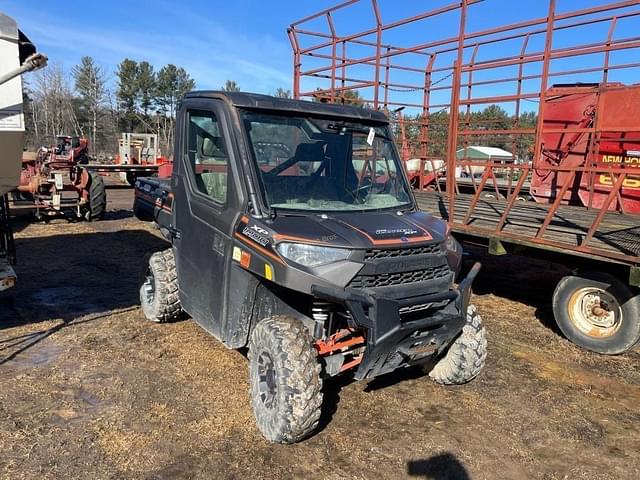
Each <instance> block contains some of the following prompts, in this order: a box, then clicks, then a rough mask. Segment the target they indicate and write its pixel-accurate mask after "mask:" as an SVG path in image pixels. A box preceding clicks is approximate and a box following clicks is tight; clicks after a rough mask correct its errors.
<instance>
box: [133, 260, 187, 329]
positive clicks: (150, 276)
mask: <svg viewBox="0 0 640 480" xmlns="http://www.w3.org/2000/svg"><path fill="white" fill-rule="evenodd" d="M140 304H141V305H142V311H143V312H144V315H145V317H147V318H148V319H149V320H151V321H152V322H157V323H165V322H169V321H171V320H176V319H178V318H179V317H180V315H181V314H182V307H181V306H180V297H179V295H178V274H177V271H176V261H175V258H174V256H173V250H172V249H170V248H169V249H167V250H164V251H162V252H156V253H154V254H153V255H151V257H150V258H149V265H148V267H147V271H146V273H145V276H144V279H143V282H142V285H141V287H140Z"/></svg>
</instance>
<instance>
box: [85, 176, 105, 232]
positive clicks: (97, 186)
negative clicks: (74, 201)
mask: <svg viewBox="0 0 640 480" xmlns="http://www.w3.org/2000/svg"><path fill="white" fill-rule="evenodd" d="M89 175H90V177H91V182H90V184H89V208H88V211H87V213H88V217H89V218H88V220H100V219H101V218H103V217H104V214H105V212H106V211H107V190H106V188H105V186H104V180H103V179H102V177H101V176H100V175H98V174H97V173H90V174H89Z"/></svg>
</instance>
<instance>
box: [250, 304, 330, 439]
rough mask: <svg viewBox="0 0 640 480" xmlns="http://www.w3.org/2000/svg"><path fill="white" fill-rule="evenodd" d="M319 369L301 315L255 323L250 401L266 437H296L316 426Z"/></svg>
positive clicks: (318, 413) (320, 397)
mask: <svg viewBox="0 0 640 480" xmlns="http://www.w3.org/2000/svg"><path fill="white" fill-rule="evenodd" d="M320 371H321V368H320V362H318V359H317V353H316V350H315V349H314V348H313V342H312V339H311V336H310V335H309V332H308V331H307V329H306V328H305V327H304V326H303V325H302V323H301V322H300V321H298V320H296V319H295V318H291V317H285V316H273V317H269V318H267V319H265V320H262V321H261V322H260V323H258V324H257V325H256V326H255V328H254V329H253V332H252V333H251V339H250V341H249V380H250V384H251V404H252V407H253V413H254V415H255V417H256V423H257V425H258V429H259V430H260V432H262V435H264V437H265V438H266V439H267V440H269V441H270V442H276V443H295V442H298V441H300V440H302V439H304V438H305V437H307V436H309V435H310V434H311V433H312V432H313V431H314V430H315V429H316V427H317V426H318V421H319V419H320V409H321V405H322V380H321V378H320Z"/></svg>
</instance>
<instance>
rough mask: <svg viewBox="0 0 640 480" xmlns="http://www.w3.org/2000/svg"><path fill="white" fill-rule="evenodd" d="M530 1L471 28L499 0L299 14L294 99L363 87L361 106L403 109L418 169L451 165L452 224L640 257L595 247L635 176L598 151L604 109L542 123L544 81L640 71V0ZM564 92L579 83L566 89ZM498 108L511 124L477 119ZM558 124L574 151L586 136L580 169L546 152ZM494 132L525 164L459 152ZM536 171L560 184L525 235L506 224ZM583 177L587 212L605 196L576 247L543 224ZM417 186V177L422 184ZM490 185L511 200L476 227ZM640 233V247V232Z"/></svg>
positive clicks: (352, 5) (639, 125)
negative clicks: (465, 179)
mask: <svg viewBox="0 0 640 480" xmlns="http://www.w3.org/2000/svg"><path fill="white" fill-rule="evenodd" d="M534 3H535V6H536V7H537V8H538V9H539V10H540V7H544V9H543V10H541V11H540V15H539V16H538V17H536V18H525V19H521V20H519V21H518V22H515V23H510V24H505V25H499V26H491V27H490V28H483V27H480V28H478V27H476V29H473V30H472V29H471V28H469V25H470V24H472V25H479V24H480V23H479V21H478V20H479V19H483V18H484V19H489V21H490V20H492V19H493V18H495V17H496V13H495V11H496V8H497V7H499V3H498V2H495V1H493V0H461V1H457V2H452V1H451V0H441V1H440V2H438V1H435V2H431V3H430V4H431V5H433V6H434V7H433V8H432V9H431V10H430V11H427V12H420V13H417V14H415V15H409V16H406V17H404V18H401V19H395V20H393V21H390V22H385V15H383V12H386V11H387V10H388V11H391V10H392V9H393V10H396V9H400V8H401V7H402V8H404V9H406V8H407V6H406V5H403V6H400V5H397V4H394V3H393V2H392V1H391V0H389V1H388V2H385V1H384V0H350V1H346V2H343V3H340V4H338V5H336V6H335V7H333V8H329V9H325V10H323V11H321V12H318V13H317V14H314V15H311V16H308V17H306V18H304V19H301V20H299V21H297V22H294V23H292V24H291V26H290V27H289V29H288V35H289V39H290V41H291V45H292V47H293V91H294V96H295V97H296V98H303V97H307V98H312V99H315V100H316V101H330V102H353V101H354V92H357V93H358V96H357V98H356V101H357V102H359V103H361V104H364V105H366V106H367V107H369V108H374V109H380V110H384V111H386V112H387V113H388V114H389V116H390V117H391V118H392V119H395V120H400V119H401V120H400V122H401V125H398V127H397V128H396V131H397V133H400V132H401V131H403V132H404V131H412V132H413V133H414V134H413V135H412V139H410V140H407V139H406V138H404V139H403V140H404V141H403V145H404V146H405V147H404V149H408V150H410V151H411V152H412V154H413V155H414V157H415V158H419V159H420V168H419V172H423V171H424V168H425V165H426V164H427V163H428V162H432V163H431V166H432V170H433V169H435V166H434V165H435V164H434V163H433V162H434V161H435V160H444V161H445V162H444V167H442V170H443V172H442V175H443V178H446V182H442V183H443V185H441V184H440V182H439V181H435V183H434V184H433V185H432V186H431V188H432V189H435V190H437V191H438V192H441V193H443V194H444V195H445V198H446V199H447V205H448V218H449V222H450V224H451V226H452V227H453V228H454V230H459V231H464V232H467V233H476V234H481V235H483V236H487V237H495V238H503V239H512V240H517V241H524V240H526V241H528V242H532V243H535V244H540V245H547V246H553V247H554V248H558V249H569V250H573V251H575V252H576V253H578V252H581V253H585V254H589V255H594V256H598V257H606V258H610V259H614V260H617V261H621V262H625V263H630V264H640V258H639V257H638V255H637V254H634V253H633V252H628V251H627V252H611V251H609V250H607V251H605V250H603V249H601V248H600V247H598V246H594V245H593V238H594V236H597V234H598V232H599V228H600V226H601V223H602V222H603V219H604V218H605V217H606V216H607V215H611V214H610V213H607V211H608V210H611V209H615V210H618V211H619V212H620V213H622V214H625V213H628V212H626V211H625V207H624V203H623V201H622V200H623V198H622V197H623V196H625V195H627V193H628V191H629V189H628V188H627V187H626V186H625V185H627V182H628V181H629V179H634V178H636V177H635V176H633V170H632V169H631V168H630V167H632V166H633V165H631V166H630V165H626V164H624V162H623V163H621V164H615V166H614V165H606V166H603V164H602V162H601V161H599V160H598V159H597V158H596V157H597V151H598V145H599V144H600V143H599V142H600V141H601V136H602V135H603V133H606V132H605V131H603V129H602V127H600V125H599V122H598V121H597V120H598V118H597V116H598V115H599V114H598V113H597V112H596V114H595V118H589V119H587V121H585V122H583V123H581V124H573V125H558V126H553V125H550V124H549V123H548V122H545V119H546V118H547V117H548V115H545V114H546V112H545V109H546V108H547V101H548V100H549V98H548V92H549V88H550V87H551V86H552V85H553V84H554V83H556V82H558V83H560V82H562V83H565V84H566V83H577V82H585V83H586V82H588V83H595V84H607V83H610V82H612V81H616V80H617V81H622V82H623V83H626V84H630V83H636V82H638V81H640V60H638V59H640V34H639V33H638V29H637V25H638V23H640V1H638V0H629V1H616V2H610V1H609V2H605V1H603V2H602V4H601V5H598V6H595V7H591V8H583V9H579V10H572V11H566V10H563V9H562V8H561V7H562V6H563V5H562V3H563V0H546V1H540V2H534ZM383 6H384V7H387V8H386V10H385V9H384V8H381V7H383ZM345 13H348V14H350V16H349V17H348V18H350V19H354V18H358V19H362V18H371V19H372V20H371V25H370V27H369V28H365V29H364V30H362V31H358V32H353V31H351V29H350V24H351V22H350V21H349V22H348V21H345V22H341V18H340V17H344V16H345V15H344V14H345ZM387 13H388V12H387ZM396 16H397V15H396ZM442 25H452V27H451V33H450V35H449V36H447V35H444V36H443V35H442V34H440V35H438V36H436V35H435V34H433V33H431V32H434V31H439V32H441V31H442ZM417 26H420V28H416V27H417ZM430 27H432V28H430ZM343 29H344V30H343ZM387 39H394V42H390V41H387ZM563 88H564V87H557V86H556V87H555V88H554V89H553V91H554V95H557V94H559V93H560V94H561V93H562V92H563V91H564V90H563ZM594 88H596V89H597V88H599V87H597V85H596V87H594ZM565 90H566V92H567V93H569V92H570V91H572V90H571V87H566V89H565ZM491 105H499V106H500V107H502V108H503V109H504V110H505V111H506V112H507V113H508V114H509V119H508V121H507V122H498V121H495V120H491V119H489V120H487V119H480V118H478V115H474V114H476V113H477V112H478V111H480V110H482V108H483V107H488V106H491ZM400 110H402V113H400V112H399V111H400ZM526 112H531V114H532V115H533V121H532V122H531V121H530V122H529V124H526V125H523V124H522V122H523V120H522V119H523V113H526ZM416 132H417V134H416ZM616 132H620V135H621V136H622V137H625V136H629V135H630V136H631V137H633V138H639V139H640V122H635V123H634V124H632V125H629V124H625V125H623V126H620V127H618V128H617V129H616ZM558 133H560V134H562V135H563V136H564V138H567V139H573V140H572V141H566V142H565V143H567V144H568V145H569V147H568V148H572V147H573V146H575V144H576V143H580V142H582V143H584V144H585V145H587V147H585V148H586V152H585V159H584V162H583V164H582V165H579V166H575V165H574V166H569V165H566V164H563V163H562V162H556V163H554V162H551V161H549V160H548V157H549V154H548V151H547V150H548V149H546V148H545V144H544V139H545V138H547V137H545V136H547V135H553V134H558ZM585 139H586V140H585ZM625 141H627V140H625ZM496 142H498V143H501V144H503V145H508V147H507V148H510V150H511V153H512V155H513V156H514V158H518V159H519V161H517V162H511V163H505V162H504V161H491V160H489V161H482V162H478V161H477V159H474V158H469V157H468V156H467V150H464V152H465V153H464V154H463V155H462V156H461V155H460V154H459V153H457V152H459V150H460V149H461V148H464V147H468V146H471V145H491V144H492V143H496ZM525 146H526V148H525ZM638 149H639V150H640V144H639V146H638ZM404 156H406V154H405V155H404ZM474 167H475V169H476V172H477V171H478V170H480V171H482V175H481V176H480V175H478V176H479V177H480V178H479V179H476V178H475V176H476V175H474V174H473V171H472V169H473V168H474ZM456 168H457V169H458V171H460V170H463V171H467V172H469V174H470V179H469V181H470V183H471V185H472V188H473V190H472V193H473V196H472V198H471V201H470V205H469V206H467V207H461V206H460V205H459V203H458V202H457V201H456V200H457V197H458V196H459V191H460V185H459V183H460V181H459V179H458V178H457V176H456ZM533 172H535V173H536V174H538V175H540V172H542V173H545V174H546V173H548V174H552V175H555V176H557V178H562V179H563V180H562V181H561V182H559V184H558V185H557V189H556V190H555V192H554V193H553V195H551V196H550V198H549V206H548V213H547V214H546V217H545V219H544V221H543V222H542V223H541V224H540V225H539V227H538V229H537V231H536V233H535V234H534V235H530V236H528V237H526V238H525V237H523V236H522V235H518V234H516V233H511V232H506V231H505V225H506V224H507V223H508V219H509V215H510V214H511V212H512V210H513V209H514V207H515V206H516V203H517V202H518V200H521V199H522V197H523V195H527V194H528V192H526V190H525V189H526V188H528V187H526V184H527V183H529V180H530V179H531V176H532V173H533ZM603 175H604V176H606V178H608V179H609V181H610V187H609V189H608V190H607V191H606V194H605V195H604V197H605V198H604V199H603V198H602V192H601V191H600V192H598V191H597V189H596V188H595V187H594V185H595V180H594V179H596V178H600V177H599V176H603ZM499 176H502V177H503V178H502V179H501V181H502V182H503V184H504V185H506V192H505V193H504V195H501V194H500V193H499V191H498V190H499V188H498V187H499V185H498V177H499ZM435 177H436V178H437V177H438V175H435ZM577 177H580V178H586V179H588V189H587V190H588V195H587V197H588V198H587V200H586V201H585V205H586V207H585V208H586V209H589V208H591V210H593V209H594V208H595V207H594V205H598V207H599V210H598V211H596V212H595V214H594V216H593V223H592V224H591V226H590V228H589V229H588V232H586V234H585V235H584V238H582V239H581V240H580V241H578V242H577V243H576V242H573V241H572V242H569V241H567V242H562V241H558V239H557V238H554V239H549V238H548V228H549V225H550V224H551V223H552V220H554V218H555V217H556V215H558V212H560V211H562V208H563V204H564V203H566V201H565V200H566V196H567V195H569V194H570V193H571V191H570V189H571V188H573V187H572V184H573V181H574V180H575V179H576V178H577ZM422 186H423V185H422V175H421V176H420V188H422ZM491 188H492V189H494V190H495V193H496V196H497V197H499V199H498V200H499V201H500V202H502V203H503V206H502V210H501V215H500V218H499V221H498V222H497V223H496V225H495V226H492V227H491V228H490V229H488V228H487V227H479V226H476V225H474V224H473V222H472V219H473V217H474V211H475V209H476V207H477V205H478V202H479V201H480V200H481V199H482V198H483V195H484V193H486V192H485V190H486V189H491ZM503 188H505V187H504V186H503ZM585 188H586V187H585ZM625 189H626V190H625ZM597 195H600V197H598V198H599V200H598V202H599V204H598V203H594V199H597V198H596V196H597ZM638 201H639V202H640V189H638ZM627 205H628V204H627ZM639 206H640V204H639ZM614 207H615V208H614ZM456 208H466V209H467V210H466V212H464V214H462V215H461V214H460V212H459V213H458V214H456V211H455V210H456ZM639 210H640V209H639ZM639 223H640V222H639ZM637 240H638V243H640V238H638V239H637Z"/></svg>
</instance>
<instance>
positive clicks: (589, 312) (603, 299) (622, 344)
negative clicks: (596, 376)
mask: <svg viewBox="0 0 640 480" xmlns="http://www.w3.org/2000/svg"><path fill="white" fill-rule="evenodd" d="M553 314H554V316H555V319H556V323H557V324H558V327H559V328H560V330H561V331H562V333H563V334H564V335H565V337H567V338H568V339H569V340H570V341H572V342H573V343H575V344H576V345H578V346H580V347H582V348H586V349H587V350H591V351H592V352H597V353H601V354H605V355H617V354H620V353H624V352H626V351H627V350H629V349H631V348H632V347H633V346H634V345H636V344H637V343H638V342H639V341H640V294H638V292H637V291H633V290H632V289H631V287H629V286H627V285H626V284H625V283H624V282H622V281H621V280H619V279H618V278H617V277H615V276H614V275H611V274H609V273H604V272H581V273H578V274H576V275H568V276H566V277H564V278H563V279H561V280H560V282H558V285H557V286H556V289H555V291H554V293H553Z"/></svg>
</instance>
